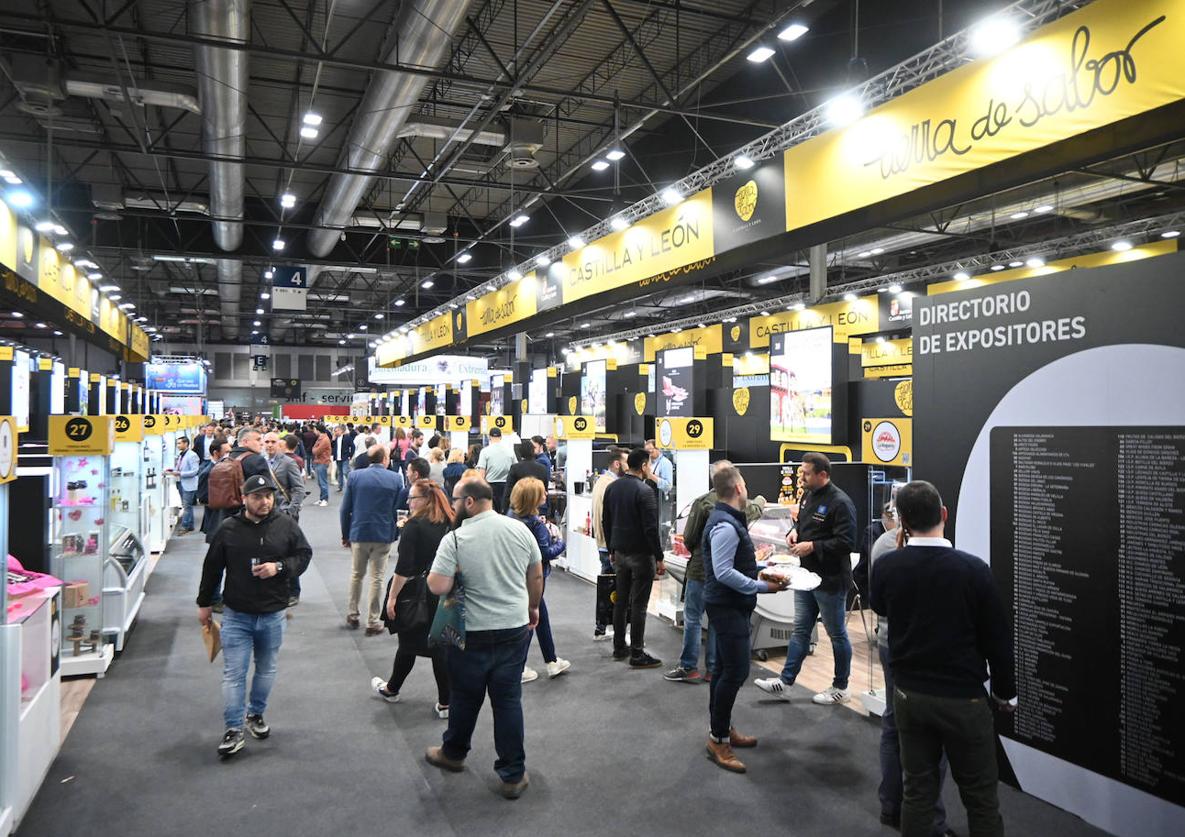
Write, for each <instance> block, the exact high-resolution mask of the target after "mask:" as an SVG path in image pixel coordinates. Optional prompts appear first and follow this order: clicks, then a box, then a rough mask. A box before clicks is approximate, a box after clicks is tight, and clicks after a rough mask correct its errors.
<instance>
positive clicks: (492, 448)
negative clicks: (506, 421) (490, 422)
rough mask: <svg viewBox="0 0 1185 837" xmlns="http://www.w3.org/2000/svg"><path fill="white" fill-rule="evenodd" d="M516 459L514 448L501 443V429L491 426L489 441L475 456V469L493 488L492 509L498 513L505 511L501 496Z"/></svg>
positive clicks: (504, 491)
mask: <svg viewBox="0 0 1185 837" xmlns="http://www.w3.org/2000/svg"><path fill="white" fill-rule="evenodd" d="M517 461H518V459H517V457H515V455H514V450H513V449H512V448H511V447H510V446H509V445H507V444H505V443H503V441H502V431H501V430H500V429H499V428H497V427H491V428H490V443H489V444H488V445H486V446H485V447H484V448H482V450H481V453H480V454H479V455H478V457H477V470H479V471H481V472H482V476H483V477H485V481H486V482H488V483H489V484H490V488H491V489H493V492H494V511H496V512H498V514H505V513H506V503H505V502H504V499H505V498H504V497H503V495H504V494H505V493H506V478H507V477H509V476H510V469H511V467H512V466H513V465H514V464H515V463H516V462H517Z"/></svg>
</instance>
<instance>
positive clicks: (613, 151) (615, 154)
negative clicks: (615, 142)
mask: <svg viewBox="0 0 1185 837" xmlns="http://www.w3.org/2000/svg"><path fill="white" fill-rule="evenodd" d="M623 157H625V152H624V151H622V150H621V149H620V148H617V147H614V148H610V149H609V150H608V151H606V152H605V159H607V160H610V161H612V162H614V163H616V162H617V161H618V160H620V159H622V158H623Z"/></svg>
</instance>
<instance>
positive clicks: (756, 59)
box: [745, 46, 774, 64]
mask: <svg viewBox="0 0 1185 837" xmlns="http://www.w3.org/2000/svg"><path fill="white" fill-rule="evenodd" d="M773 56H774V51H773V49H771V48H770V47H767V46H759V47H756V48H755V49H754V50H753V51H752V52H750V53H749V54H748V55H746V56H745V57H746V58H748V59H749V60H750V61H752V62H753V63H754V64H761V63H764V62H766V61H768V60H769V59H771V58H773Z"/></svg>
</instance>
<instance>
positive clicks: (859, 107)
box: [823, 92, 864, 128]
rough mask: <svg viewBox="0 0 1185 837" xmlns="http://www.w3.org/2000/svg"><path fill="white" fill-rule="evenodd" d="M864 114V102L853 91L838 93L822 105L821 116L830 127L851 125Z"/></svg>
mask: <svg viewBox="0 0 1185 837" xmlns="http://www.w3.org/2000/svg"><path fill="white" fill-rule="evenodd" d="M863 115H864V102H863V100H862V99H861V98H860V97H859V96H858V95H856V94H855V93H852V92H848V93H840V94H839V95H838V96H836V97H835V98H833V99H830V100H829V101H827V102H825V103H824V105H823V116H824V118H826V120H827V121H828V122H829V123H831V125H832V127H835V128H843V127H845V126H847V125H851V124H852V123H853V122H855V121H857V120H858V119H859V118H860V117H862V116H863Z"/></svg>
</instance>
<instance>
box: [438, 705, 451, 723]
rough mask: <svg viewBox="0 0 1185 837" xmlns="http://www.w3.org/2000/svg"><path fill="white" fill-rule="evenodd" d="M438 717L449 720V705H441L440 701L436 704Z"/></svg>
mask: <svg viewBox="0 0 1185 837" xmlns="http://www.w3.org/2000/svg"><path fill="white" fill-rule="evenodd" d="M436 717H437V718H439V719H440V720H442V721H447V720H448V707H447V706H441V705H440V704H439V703H438V704H436Z"/></svg>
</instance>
